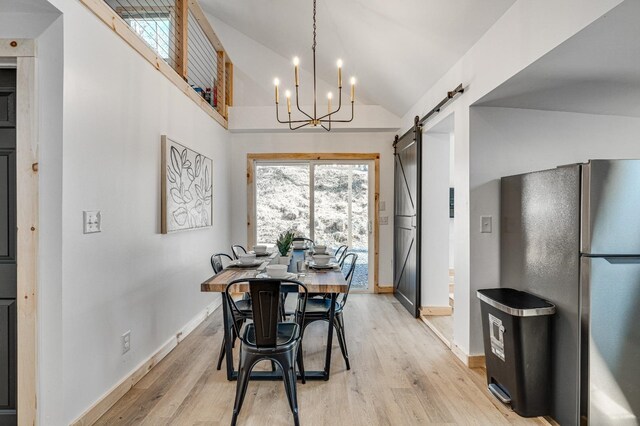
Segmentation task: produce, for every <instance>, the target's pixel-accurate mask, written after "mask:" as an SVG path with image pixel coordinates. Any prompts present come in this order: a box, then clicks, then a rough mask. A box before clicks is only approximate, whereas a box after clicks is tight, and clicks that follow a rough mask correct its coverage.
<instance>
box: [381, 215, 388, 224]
mask: <svg viewBox="0 0 640 426" xmlns="http://www.w3.org/2000/svg"><path fill="white" fill-rule="evenodd" d="M388 224H389V216H380V225H388Z"/></svg>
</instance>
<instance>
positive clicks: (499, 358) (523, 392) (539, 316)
mask: <svg viewBox="0 0 640 426" xmlns="http://www.w3.org/2000/svg"><path fill="white" fill-rule="evenodd" d="M477 295H478V298H479V299H480V301H481V303H480V305H481V307H480V308H481V312H482V329H483V337H484V352H485V362H486V367H487V384H488V386H489V391H491V393H492V394H493V395H494V396H495V397H496V398H498V399H499V400H500V401H501V402H503V403H505V404H509V405H511V408H512V409H513V411H515V412H516V413H517V414H519V415H521V416H523V417H536V416H546V415H548V414H550V404H549V403H550V398H549V395H550V385H549V383H550V377H551V375H550V373H551V338H550V337H551V335H550V326H551V315H553V314H554V313H555V311H556V307H555V305H553V304H552V303H549V302H548V301H546V300H544V299H541V298H539V297H537V296H534V295H533V294H529V293H526V292H524V291H519V290H515V289H512V288H494V289H487V290H478V293H477Z"/></svg>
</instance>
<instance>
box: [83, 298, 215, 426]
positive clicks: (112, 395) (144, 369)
mask: <svg viewBox="0 0 640 426" xmlns="http://www.w3.org/2000/svg"><path fill="white" fill-rule="evenodd" d="M220 304H221V301H220V299H216V300H215V301H214V302H211V304H209V306H207V307H206V308H205V309H203V310H202V311H200V312H199V313H198V314H197V315H196V316H195V317H193V319H191V320H190V321H189V322H188V323H187V324H185V325H184V327H182V328H181V329H180V330H178V332H177V333H176V334H175V336H173V337H171V338H170V339H169V340H167V341H166V342H165V343H164V344H163V345H162V346H160V348H158V350H156V351H155V352H154V353H153V354H152V355H151V356H150V357H149V358H147V359H146V360H145V361H143V362H142V363H140V364H139V365H138V366H137V367H136V368H134V369H133V370H132V371H131V372H130V373H129V374H127V375H126V376H125V377H124V378H123V379H122V380H120V381H119V382H118V383H117V384H115V385H114V386H113V387H112V388H111V389H109V390H108V391H107V392H106V393H105V394H104V395H102V396H101V397H100V398H99V399H98V400H97V401H96V402H94V403H93V404H92V405H91V406H90V407H89V408H88V409H87V410H86V411H85V412H84V413H82V414H81V415H80V416H79V417H78V418H77V419H76V420H74V421H73V422H72V423H71V426H90V425H92V424H94V423H95V422H96V421H97V420H98V419H99V418H100V417H102V415H103V414H104V413H106V412H107V411H108V410H109V409H110V408H111V407H113V405H114V404H115V403H116V402H118V400H119V399H120V398H122V397H123V396H124V394H126V393H127V392H129V390H130V389H131V388H133V387H134V386H135V384H136V383H138V382H139V381H140V379H142V378H143V377H144V376H145V375H146V374H147V373H148V372H149V371H151V369H152V368H153V367H155V366H156V365H158V363H159V362H160V361H162V359H163V358H164V357H165V356H167V355H168V354H169V353H170V352H171V351H172V350H173V349H174V348H175V347H176V346H178V344H180V342H182V341H183V340H184V339H185V337H187V336H188V335H189V334H190V333H191V332H192V331H193V330H195V329H196V327H198V326H199V325H200V324H202V322H203V321H204V320H206V319H207V318H208V317H209V315H211V314H212V313H213V312H214V311H215V310H216V309H217V308H218V307H219V306H220Z"/></svg>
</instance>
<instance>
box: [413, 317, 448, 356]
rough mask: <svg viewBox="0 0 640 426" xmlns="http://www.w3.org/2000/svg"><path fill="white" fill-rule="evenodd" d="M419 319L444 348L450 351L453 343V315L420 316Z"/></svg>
mask: <svg viewBox="0 0 640 426" xmlns="http://www.w3.org/2000/svg"><path fill="white" fill-rule="evenodd" d="M420 319H421V320H422V321H424V323H425V324H426V325H427V327H429V329H430V330H431V331H433V333H434V334H435V335H436V336H438V338H439V339H440V340H441V341H442V343H444V344H445V346H446V347H448V348H449V349H451V343H452V341H453V315H446V316H443V315H429V316H420Z"/></svg>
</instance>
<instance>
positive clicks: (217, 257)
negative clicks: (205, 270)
mask: <svg viewBox="0 0 640 426" xmlns="http://www.w3.org/2000/svg"><path fill="white" fill-rule="evenodd" d="M224 257H226V258H227V259H229V260H230V261H233V257H231V256H229V255H228V254H227V253H216V254H214V255H213V256H211V267H212V268H213V273H214V274H219V273H220V272H222V270H223V269H224V265H223V264H222V258H224Z"/></svg>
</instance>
